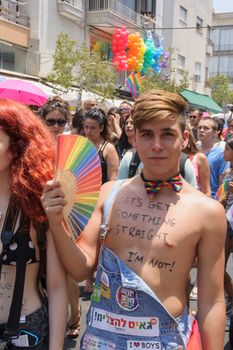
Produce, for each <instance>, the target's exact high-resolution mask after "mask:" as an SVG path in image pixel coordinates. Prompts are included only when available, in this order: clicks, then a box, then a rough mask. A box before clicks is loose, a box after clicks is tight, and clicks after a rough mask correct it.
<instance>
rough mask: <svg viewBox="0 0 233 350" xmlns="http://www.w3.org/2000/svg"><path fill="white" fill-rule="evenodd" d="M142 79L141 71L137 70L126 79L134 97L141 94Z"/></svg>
mask: <svg viewBox="0 0 233 350" xmlns="http://www.w3.org/2000/svg"><path fill="white" fill-rule="evenodd" d="M140 79H141V76H140V72H137V73H136V74H135V73H134V72H132V73H130V75H129V76H128V78H127V79H126V81H125V83H126V85H127V86H128V89H129V91H130V92H131V95H132V97H133V98H135V97H137V96H138V94H139V86H140Z"/></svg>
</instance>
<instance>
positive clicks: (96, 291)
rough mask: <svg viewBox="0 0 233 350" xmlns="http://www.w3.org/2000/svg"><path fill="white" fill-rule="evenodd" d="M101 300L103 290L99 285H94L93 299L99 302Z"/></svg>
mask: <svg viewBox="0 0 233 350" xmlns="http://www.w3.org/2000/svg"><path fill="white" fill-rule="evenodd" d="M100 300H101V290H100V287H98V286H94V288H93V293H92V295H91V301H95V302H97V303H99V302H100Z"/></svg>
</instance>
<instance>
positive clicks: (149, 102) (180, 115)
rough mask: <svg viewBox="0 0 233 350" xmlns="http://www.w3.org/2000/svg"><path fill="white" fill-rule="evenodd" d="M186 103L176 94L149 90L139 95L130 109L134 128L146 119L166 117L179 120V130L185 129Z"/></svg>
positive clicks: (161, 119)
mask: <svg viewBox="0 0 233 350" xmlns="http://www.w3.org/2000/svg"><path fill="white" fill-rule="evenodd" d="M186 110H187V103H186V102H185V100H184V99H183V98H182V97H181V96H180V95H178V94H175V93H172V92H168V91H163V90H149V91H147V92H144V93H142V94H141V95H139V97H138V98H137V100H136V101H135V103H134V106H133V109H132V119H133V123H134V126H135V128H136V129H137V128H139V127H140V126H141V125H142V124H143V123H145V122H148V121H158V122H160V121H163V120H166V119H172V120H177V119H179V120H180V127H181V130H182V131H184V129H185V117H186Z"/></svg>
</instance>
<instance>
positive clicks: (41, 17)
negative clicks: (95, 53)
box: [0, 0, 163, 77]
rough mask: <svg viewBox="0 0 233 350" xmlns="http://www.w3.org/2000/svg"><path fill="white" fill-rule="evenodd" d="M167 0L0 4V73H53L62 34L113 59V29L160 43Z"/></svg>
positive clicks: (45, 0)
mask: <svg viewBox="0 0 233 350" xmlns="http://www.w3.org/2000/svg"><path fill="white" fill-rule="evenodd" d="M162 18H163V0H151V1H149V0H129V1H128V0H127V1H126V0H116V1H113V0H87V1H84V0H30V1H27V2H22V1H18V0H14V1H12V0H1V1H0V69H2V70H9V71H12V72H18V73H23V74H28V75H32V76H38V77H46V75H47V74H48V73H49V71H50V70H51V68H52V64H53V54H54V52H55V48H56V40H57V37H58V35H59V33H61V32H64V33H66V34H68V35H69V37H70V38H71V39H73V40H75V41H76V42H77V44H78V45H80V44H81V43H82V42H86V44H87V45H90V47H91V48H93V47H94V46H95V45H96V44H98V45H101V52H102V54H103V56H105V57H106V58H111V40H112V34H113V32H114V29H115V27H121V26H126V27H127V29H128V30H129V31H130V32H136V31H139V32H140V33H141V35H142V36H143V37H146V35H147V31H148V30H151V31H152V35H153V38H154V41H155V43H156V44H157V45H159V42H160V36H161V27H162Z"/></svg>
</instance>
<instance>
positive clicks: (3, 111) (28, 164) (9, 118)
mask: <svg viewBox="0 0 233 350" xmlns="http://www.w3.org/2000/svg"><path fill="white" fill-rule="evenodd" d="M0 127H1V128H2V129H3V130H4V131H5V133H6V134H7V135H8V136H9V137H10V147H9V150H10V152H11V154H12V156H13V160H12V165H11V179H10V181H11V190H12V194H13V196H14V197H15V198H16V199H17V200H18V201H19V204H20V207H21V209H22V210H23V212H24V213H25V214H26V215H27V216H28V217H29V218H30V219H31V220H34V221H39V222H43V221H44V220H45V218H46V216H45V213H44V211H43V208H42V205H41V201H40V197H41V195H42V191H43V188H44V185H45V183H46V181H48V180H50V179H51V178H53V176H54V165H55V142H54V140H53V137H52V136H51V134H50V133H49V131H47V129H46V128H45V126H44V125H43V124H42V122H41V121H40V120H39V118H38V117H36V116H35V115H34V114H33V112H32V111H31V110H30V109H29V108H27V107H26V106H24V105H21V104H20V103H17V102H14V101H10V100H0Z"/></svg>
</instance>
